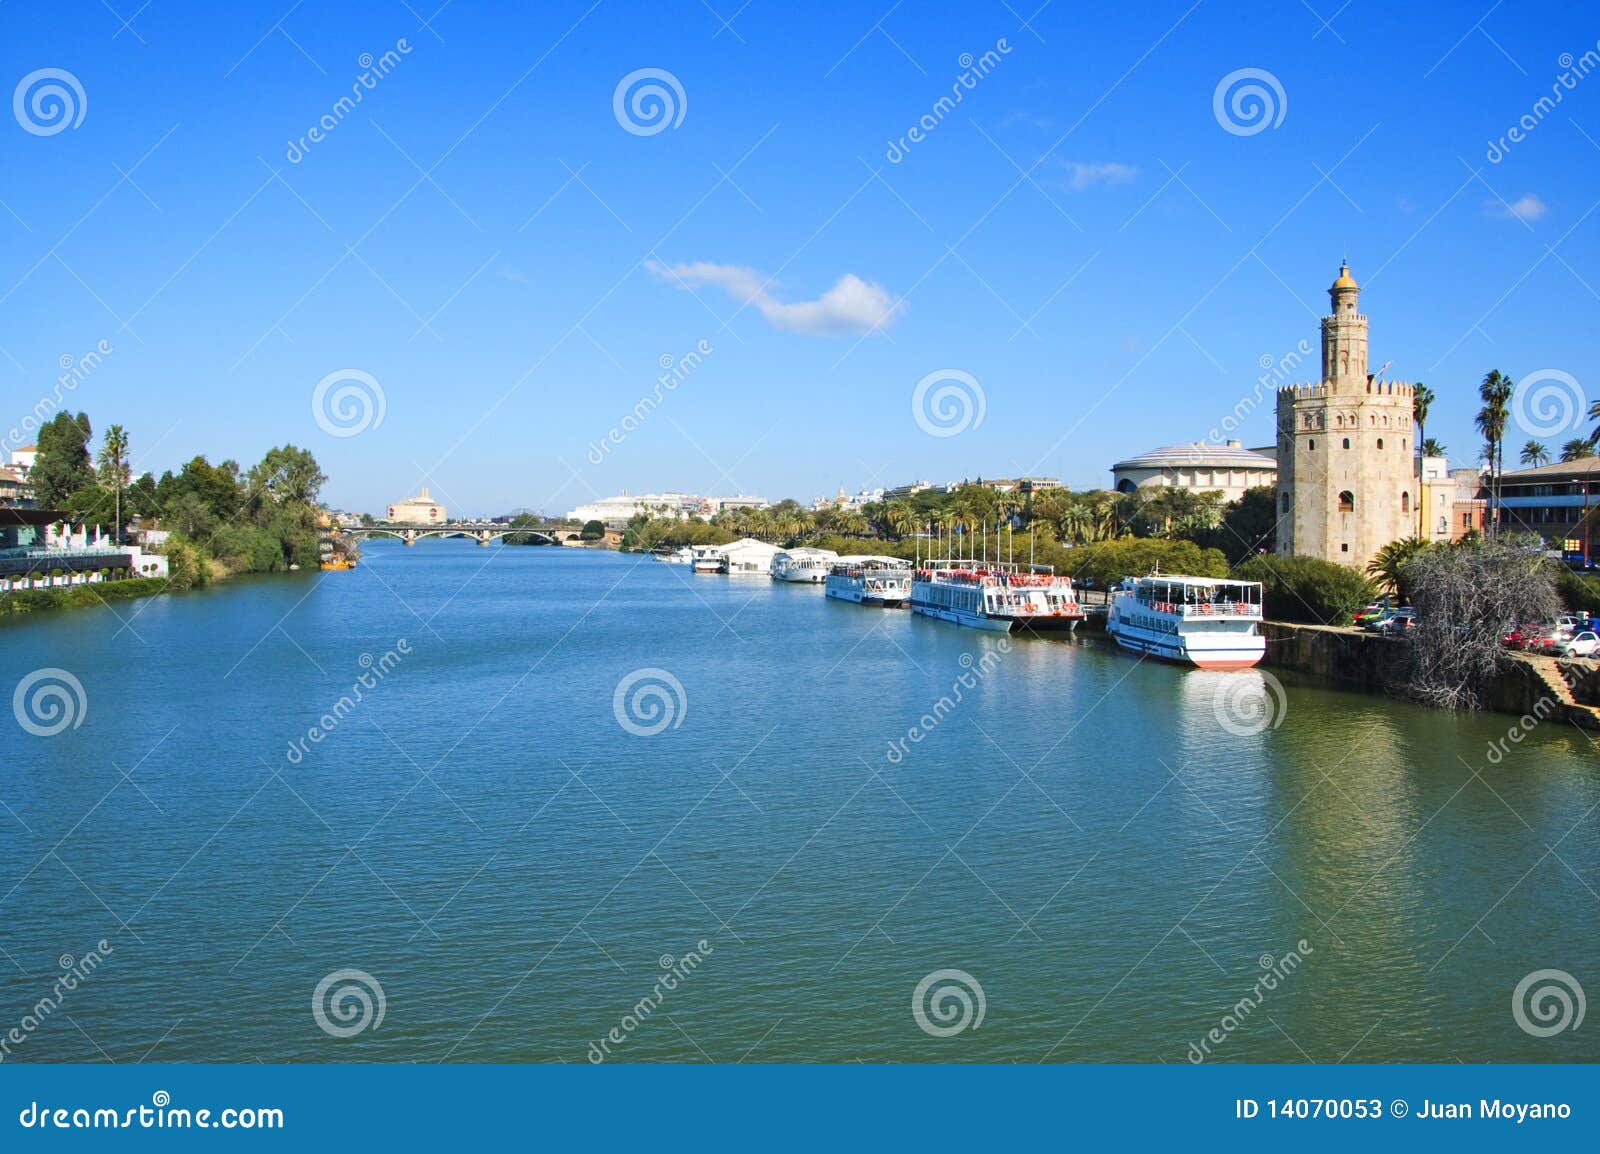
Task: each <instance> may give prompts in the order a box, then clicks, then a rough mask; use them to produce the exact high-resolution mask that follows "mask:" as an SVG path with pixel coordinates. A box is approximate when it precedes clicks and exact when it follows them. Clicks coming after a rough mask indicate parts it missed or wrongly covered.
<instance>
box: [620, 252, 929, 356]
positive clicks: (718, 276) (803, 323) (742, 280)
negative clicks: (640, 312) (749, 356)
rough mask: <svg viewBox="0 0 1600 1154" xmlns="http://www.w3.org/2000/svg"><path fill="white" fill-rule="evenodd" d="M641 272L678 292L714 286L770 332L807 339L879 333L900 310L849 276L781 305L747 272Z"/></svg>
mask: <svg viewBox="0 0 1600 1154" xmlns="http://www.w3.org/2000/svg"><path fill="white" fill-rule="evenodd" d="M645 267H647V268H648V269H649V270H650V271H651V272H653V273H655V274H656V275H657V276H659V277H661V278H662V279H663V280H669V281H673V282H675V283H677V284H678V285H679V287H681V288H690V287H692V286H694V285H701V284H710V285H716V286H717V287H719V288H721V289H722V290H723V291H725V292H727V293H728V294H729V295H730V296H733V297H735V298H737V299H738V300H739V301H740V303H742V304H749V305H754V306H755V307H756V309H757V310H758V311H759V312H760V313H761V315H762V316H764V317H765V318H766V319H767V323H768V324H770V325H771V326H772V327H773V328H777V329H787V330H788V331H789V332H792V333H800V334H802V335H804V336H809V337H832V336H845V335H849V334H852V333H868V332H872V331H873V330H874V329H881V328H885V327H887V326H888V325H889V323H890V322H891V321H893V320H894V319H895V318H896V317H897V316H899V315H900V313H901V312H903V311H904V309H905V303H904V302H903V301H897V300H895V299H894V298H893V297H891V296H890V295H889V293H888V291H887V290H886V289H884V288H883V286H882V285H878V284H873V283H872V282H870V281H864V280H862V279H861V278H860V277H858V276H856V275H855V274H854V273H846V274H845V275H844V276H842V277H840V278H839V280H838V281H837V283H835V284H834V286H833V287H832V288H830V289H829V290H828V291H827V292H825V293H823V294H822V295H821V296H820V297H818V298H817V299H816V300H812V301H792V302H784V301H780V300H778V299H777V298H776V297H774V296H773V295H772V293H771V291H770V289H771V288H772V285H773V284H775V283H776V282H771V281H769V280H768V279H767V278H766V277H763V276H762V275H761V274H760V273H758V272H757V271H756V270H755V269H753V268H744V267H741V266H740V265H732V264H711V263H708V262H706V261H695V262H693V263H692V264H675V265H665V264H662V263H661V262H660V261H654V260H652V261H646V262H645Z"/></svg>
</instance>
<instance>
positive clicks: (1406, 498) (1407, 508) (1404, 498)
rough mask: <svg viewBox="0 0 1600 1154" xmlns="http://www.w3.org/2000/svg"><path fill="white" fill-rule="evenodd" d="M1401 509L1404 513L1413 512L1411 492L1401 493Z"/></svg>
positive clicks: (1380, 446)
mask: <svg viewBox="0 0 1600 1154" xmlns="http://www.w3.org/2000/svg"><path fill="white" fill-rule="evenodd" d="M1378 447H1379V448H1380V449H1381V448H1383V446H1382V445H1381V444H1380V445H1379V446H1378ZM1400 511H1401V512H1402V513H1409V512H1411V494H1410V493H1401V494H1400Z"/></svg>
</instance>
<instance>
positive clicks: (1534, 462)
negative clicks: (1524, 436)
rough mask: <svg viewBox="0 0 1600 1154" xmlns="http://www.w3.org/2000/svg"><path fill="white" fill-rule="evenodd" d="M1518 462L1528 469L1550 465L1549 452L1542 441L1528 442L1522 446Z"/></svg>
mask: <svg viewBox="0 0 1600 1154" xmlns="http://www.w3.org/2000/svg"><path fill="white" fill-rule="evenodd" d="M1520 460H1521V461H1522V463H1523V464H1524V465H1526V466H1528V467H1529V468H1530V469H1536V468H1538V467H1539V466H1540V465H1548V464H1549V463H1550V450H1549V449H1547V448H1545V446H1544V442H1543V441H1529V442H1528V443H1527V444H1526V445H1523V446H1522V453H1521V455H1520Z"/></svg>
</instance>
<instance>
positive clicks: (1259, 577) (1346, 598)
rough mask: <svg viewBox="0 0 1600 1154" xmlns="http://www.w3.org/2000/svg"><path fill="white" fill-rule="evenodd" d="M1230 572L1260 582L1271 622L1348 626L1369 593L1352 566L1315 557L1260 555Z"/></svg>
mask: <svg viewBox="0 0 1600 1154" xmlns="http://www.w3.org/2000/svg"><path fill="white" fill-rule="evenodd" d="M1233 572H1234V576H1235V577H1238V578H1239V579H1240V580H1243V581H1259V582H1261V587H1262V596H1263V602H1264V606H1263V611H1264V612H1265V613H1266V615H1267V618H1268V619H1269V620H1272V621H1299V622H1304V623H1305V624H1308V625H1348V624H1350V618H1351V616H1352V615H1353V614H1354V613H1355V611H1356V610H1357V609H1360V608H1361V607H1362V606H1363V605H1365V604H1367V602H1369V601H1370V600H1371V599H1372V594H1373V590H1372V583H1371V582H1370V581H1368V580H1367V579H1366V578H1365V577H1364V576H1362V575H1361V574H1360V573H1357V572H1356V571H1355V570H1354V569H1350V568H1347V567H1346V566H1344V565H1336V564H1334V563H1333V562H1331V561H1323V560H1320V559H1318V558H1316V557H1279V556H1276V555H1272V554H1261V555H1259V556H1256V557H1252V558H1250V560H1248V561H1246V562H1245V563H1244V564H1242V565H1240V566H1239V567H1238V568H1237V569H1235V570H1234V571H1233Z"/></svg>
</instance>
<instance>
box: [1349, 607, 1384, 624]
mask: <svg viewBox="0 0 1600 1154" xmlns="http://www.w3.org/2000/svg"><path fill="white" fill-rule="evenodd" d="M1388 611H1389V603H1388V602H1387V601H1378V602H1374V603H1373V604H1371V605H1368V606H1367V607H1366V608H1365V609H1362V610H1360V611H1358V612H1357V613H1356V615H1355V617H1354V618H1353V620H1354V622H1355V624H1357V625H1365V624H1366V623H1367V622H1369V621H1376V620H1377V619H1378V618H1379V617H1381V616H1383V615H1384V614H1385V613H1387V612H1388Z"/></svg>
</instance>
